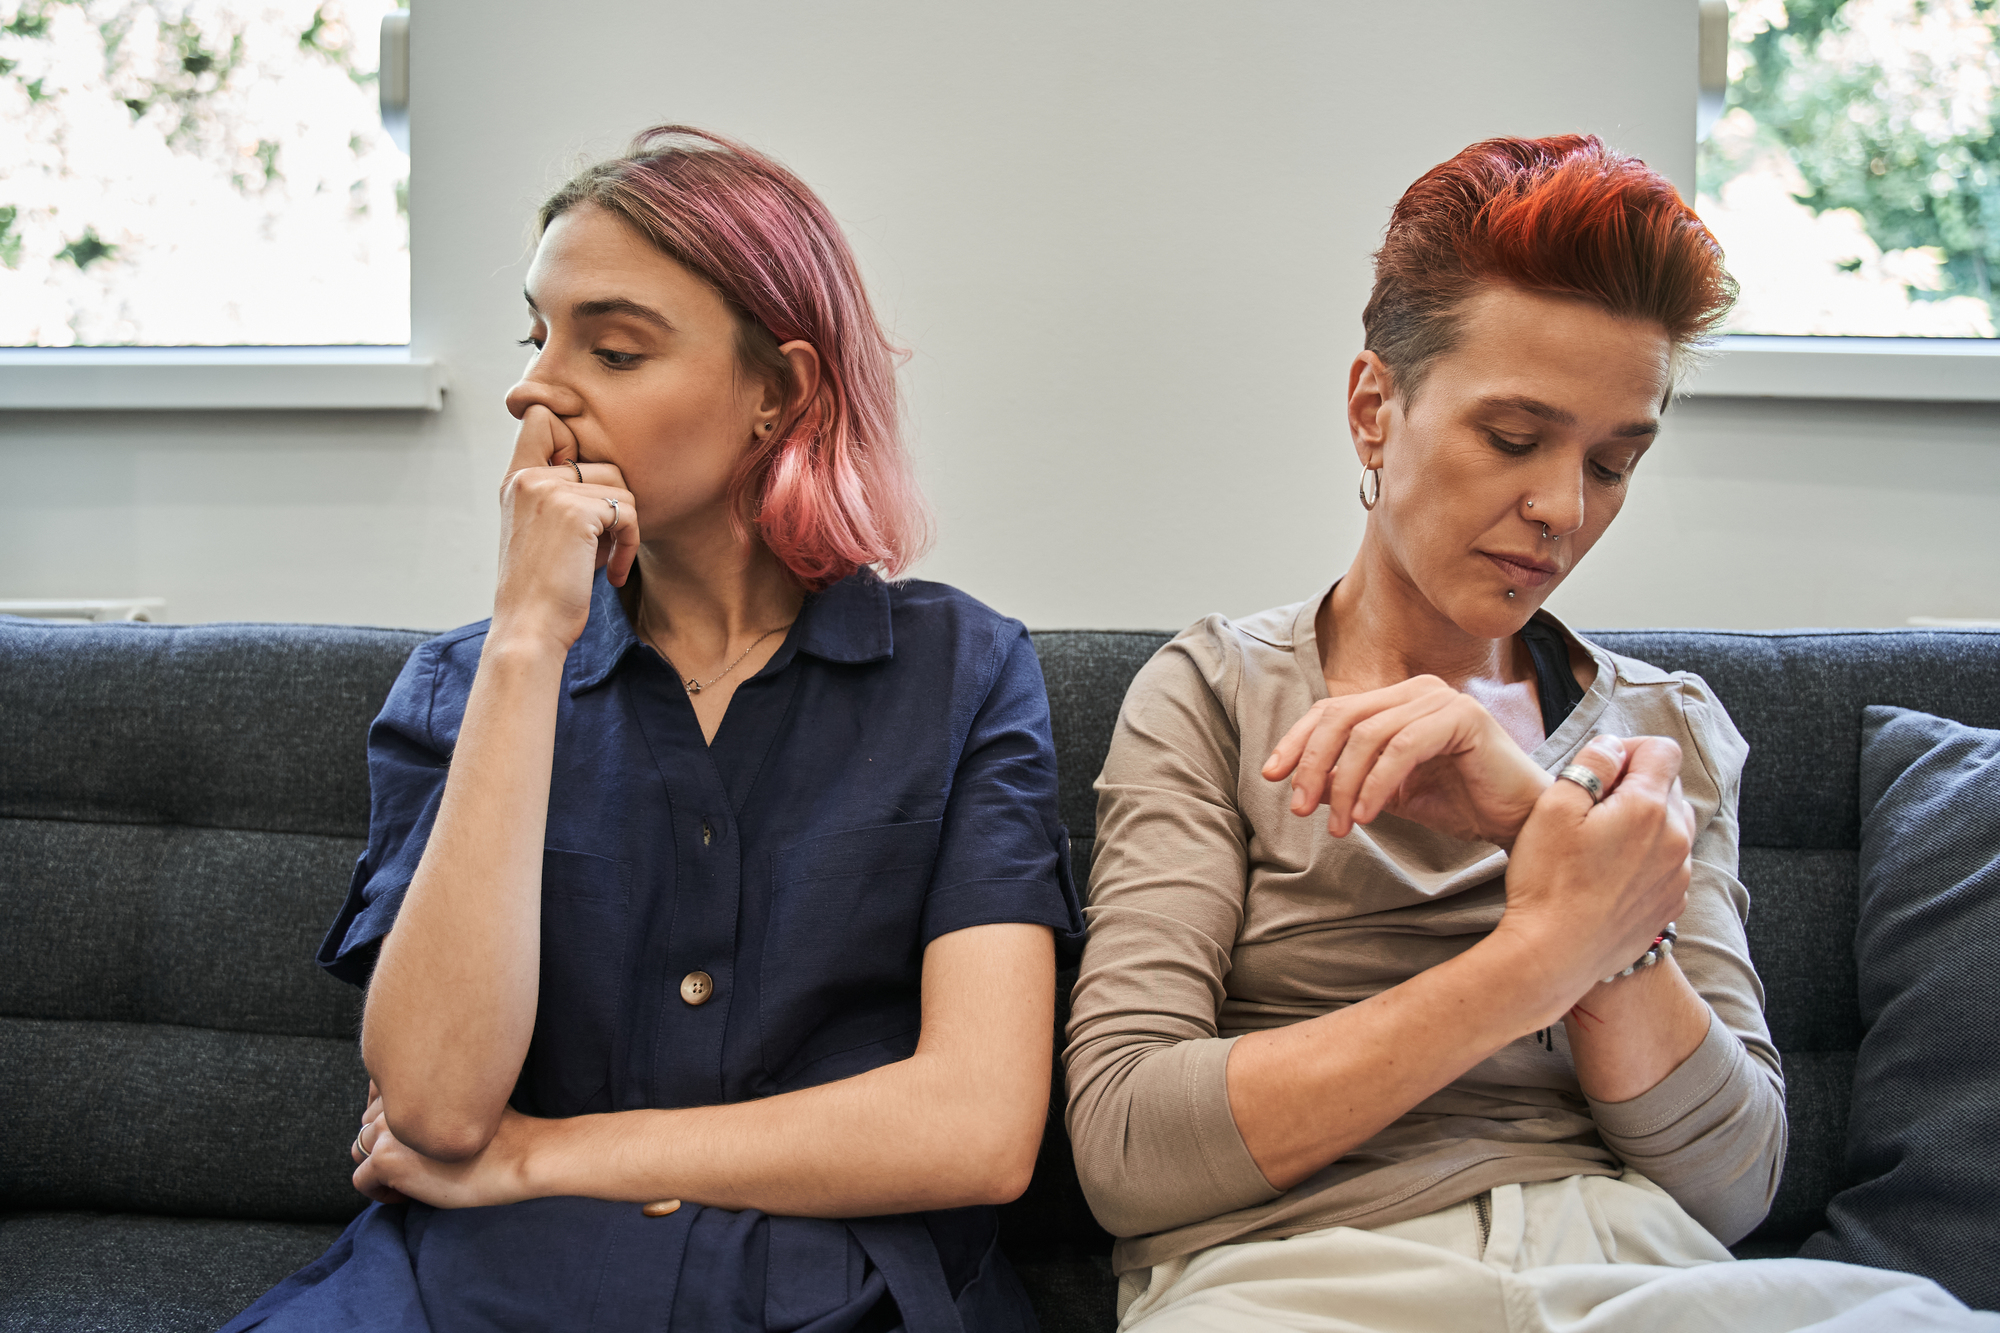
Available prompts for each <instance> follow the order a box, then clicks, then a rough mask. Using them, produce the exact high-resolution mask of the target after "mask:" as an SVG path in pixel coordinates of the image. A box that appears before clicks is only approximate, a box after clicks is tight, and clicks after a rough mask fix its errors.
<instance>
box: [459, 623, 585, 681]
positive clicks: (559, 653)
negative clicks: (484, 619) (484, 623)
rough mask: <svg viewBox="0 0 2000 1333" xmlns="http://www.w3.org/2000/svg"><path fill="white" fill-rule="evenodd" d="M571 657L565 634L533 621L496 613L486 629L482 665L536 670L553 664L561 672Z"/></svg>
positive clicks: (529, 670)
mask: <svg viewBox="0 0 2000 1333" xmlns="http://www.w3.org/2000/svg"><path fill="white" fill-rule="evenodd" d="M568 657H569V645H568V644H566V643H564V642H563V641H562V639H561V636H559V635H556V634H552V633H549V632H548V631H546V630H543V629H538V628H537V627H535V626H533V625H529V624H523V623H520V622H503V621H501V619H500V618H499V617H497V616H496V617H495V618H494V620H493V623H492V625H491V626H490V627H489V628H488V629H487V631H486V643H485V645H484V646H483V647H482V648H481V650H480V654H479V662H480V665H481V666H482V667H485V666H487V665H488V664H489V663H490V664H491V665H493V666H495V667H498V668H501V669H503V670H507V671H517V670H518V671H528V672H535V671H546V670H548V669H550V668H551V667H553V668H554V669H555V670H556V671H558V672H560V671H561V669H562V664H563V662H564V661H565V660H566V659H567V658H568Z"/></svg>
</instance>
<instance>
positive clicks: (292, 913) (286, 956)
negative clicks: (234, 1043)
mask: <svg viewBox="0 0 2000 1333" xmlns="http://www.w3.org/2000/svg"><path fill="white" fill-rule="evenodd" d="M361 848H362V842H361V840H360V839H358V838H333V837H326V836H323V835H319V834H305V833H262V832H239V831H237V830H234V829H214V828H188V827H186V826H183V825H174V824H106V823H87V822H78V821H74V820H63V819H7V818H0V866H5V867H6V873H5V875H4V876H0V910H4V912H5V913H6V922H7V926H6V929H5V930H0V1014H7V1015H11V1016H16V1017H21V1018H59V1019H104V1020H109V1021H112V1022H124V1023H170V1024H175V1025H178V1026H184V1027H202V1028H213V1029H218V1030H229V1031H237V1032H268V1033H274V1034H282V1035H287V1036H299V1037H345V1038H348V1039H350V1040H351V1039H352V1038H353V1037H354V1035H355V1033H356V1032H357V1031H358V1029H359V1025H360V1017H361V992H360V991H358V990H356V989H355V988H354V987H352V986H349V985H346V984H344V983H342V982H338V981H335V980H334V979H333V978H332V977H329V976H327V975H326V974H325V973H324V972H322V971H321V970H320V969H319V968H317V967H315V966H313V964H312V956H313V950H314V948H316V947H317V946H318V944H319V941H320V937H321V936H323V935H324V934H326V924H327V922H329V921H331V920H332V919H333V915H334V913H335V912H336V911H338V910H339V907H340V901H341V896H342V893H343V891H344V890H345V889H346V886H347V880H348V876H349V875H350V873H352V870H353V866H354V859H355V857H357V856H359V855H360V853H361ZM0 1021H4V1020H0Z"/></svg>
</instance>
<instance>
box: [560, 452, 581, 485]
mask: <svg viewBox="0 0 2000 1333" xmlns="http://www.w3.org/2000/svg"><path fill="white" fill-rule="evenodd" d="M564 461H565V462H567V463H568V464H569V465H570V466H571V467H573V468H575V469H576V484H577V485H579V486H581V485H583V464H581V463H579V462H577V461H576V460H575V459H574V458H570V459H565V460H564Z"/></svg>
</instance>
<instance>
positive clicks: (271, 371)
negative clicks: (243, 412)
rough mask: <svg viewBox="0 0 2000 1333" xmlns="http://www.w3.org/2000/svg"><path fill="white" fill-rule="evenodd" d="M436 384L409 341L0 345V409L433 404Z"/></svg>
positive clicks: (440, 388)
mask: <svg viewBox="0 0 2000 1333" xmlns="http://www.w3.org/2000/svg"><path fill="white" fill-rule="evenodd" d="M444 390H445V383H444V372H443V370H442V368H441V367H439V366H438V365H437V364H436V363H435V362H432V361H428V360H420V359H418V358H414V357H412V356H411V355H410V349H409V348H407V347H4V348H0V411H17V412H18V411H92V410H95V411H121V412H129V411H135V410H138V411H144V410H167V411H216V410H222V411H228V410H232V409H259V410H263V411H329V410H333V411H339V410H348V411H353V410H369V409H372V410H381V409H390V410H401V411H420V412H435V411H437V410H439V409H440V408H442V407H443V406H444Z"/></svg>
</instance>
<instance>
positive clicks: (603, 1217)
mask: <svg viewBox="0 0 2000 1333" xmlns="http://www.w3.org/2000/svg"><path fill="white" fill-rule="evenodd" d="M485 632H486V625H485V624H484V623H482V624H478V625H471V626H467V627H466V628H464V629H460V630H456V631H453V632H452V633H450V634H446V635H443V636H441V637H439V638H437V639H434V640H431V641H430V642H428V643H426V644H424V645H422V646H421V647H420V648H418V649H417V651H416V652H415V653H414V654H413V655H412V656H411V658H410V660H409V662H408V664H407V665H406V666H405V667H404V669H403V673H402V676H401V677H400V678H399V679H398V681H397V683H396V686H395V689H394V690H393V691H392V692H391V694H390V697H389V700H388V702H387V703H386V704H385V705H384V707H383V710H382V713H381V716H380V717H379V718H377V719H376V722H375V724H374V726H373V728H372V729H371V730H370V732H369V743H368V758H369V776H370V781H371V783H372V797H373V808H372V813H371V816H370V828H369V838H368V848H367V850H366V852H364V853H363V855H362V857H361V859H360V861H359V863H358V864H357V865H356V867H355V872H354V880H353V884H352V886H351V888H350V890H349V892H348V897H347V901H346V903H345V904H344V905H343V906H342V908H341V911H340V914H339V916H338V917H337V918H336V920H335V922H334V924H333V928H332V929H331V931H330V932H329V933H328V935H327V938H326V942H325V943H324V944H323V945H322V946H321V949H320V962H321V963H322V964H323V965H324V966H325V967H326V968H327V969H328V970H329V971H330V972H332V973H333V974H334V975H336V976H339V977H342V978H344V979H346V980H348V981H352V982H355V983H365V981H366V980H367V978H368V975H369V973H370V971H371V969H372V968H373V966H374V960H375V956H376V952H377V950H378V948H379V946H380V942H381V940H382V937H383V936H384V935H385V934H387V933H388V931H389V928H390V926H391V925H393V924H394V922H395V917H396V912H397V909H398V907H399V906H400V904H401V902H402V898H403V893H404V891H405V890H406V889H407V887H408V885H409V883H410V880H411V877H412V876H413V875H414V874H415V872H416V867H417V862H418V860H419V859H420V857H421V856H422V854H423V849H424V844H425V842H426V840H427V838H428V836H429V833H430V830H431V825H432V821H433V820H434V819H435V817H436V814H437V809H438V803H439V800H440V798H441V796H442V794H443V790H444V783H445V775H446V773H447V772H448V770H449V765H450V756H451V753H452V749H453V746H454V744H455V743H456V740H457V736H458V728H459V724H460V720H461V718H462V717H463V715H464V710H465V702H466V697H467V694H468V692H469V691H470V689H471V686H472V680H473V676H474V673H475V671H476V669H477V667H478V662H479V654H480V650H481V647H482V645H483V643H484V640H485ZM995 922H1030V923H1036V924H1041V925H1046V926H1049V927H1051V928H1052V929H1053V930H1055V931H1056V932H1057V934H1058V936H1060V937H1064V938H1065V939H1074V938H1076V937H1078V936H1080V933H1081V929H1082V923H1081V917H1080V915H1079V912H1078V907H1077V902H1076V894H1075V890H1074V887H1073V886H1072V885H1071V883H1070V879H1069V865H1068V848H1067V846H1066V838H1065V835H1064V832H1063V830H1062V828H1061V826H1060V824H1059V823H1058V821H1057V817H1056V771H1055V751H1054V745H1053V741H1052V738H1051V735H1050V729H1049V715H1048V701H1047V697H1046V694H1045V692H1044V689H1043V685H1042V678H1041V670H1040V667H1039V664H1038V663H1037V662H1036V660H1035V654H1034V648H1033V646H1032V644H1031V642H1030V640H1029V638H1028V635H1027V632H1026V631H1025V630H1024V629H1023V628H1022V626H1021V624H1020V623H1019V622H1018V621H1014V620H1009V619H1006V618H1004V617H1002V616H1000V615H998V614H997V613H995V612H994V611H992V610H990V609H989V608H987V607H985V606H983V605H981V604H980V603H978V602H976V601H974V600H972V599H971V598H969V597H967V596H965V595H964V594H963V593H960V592H958V591H956V590H954V589H952V588H948V587H945V586H943V585H940V584H933V583H919V582H909V583H901V584H889V583H885V582H883V581H882V580H880V579H879V578H877V577H876V576H875V575H874V574H872V573H870V572H868V571H866V570H864V571H862V572H860V573H857V574H855V575H853V576H852V577H850V578H847V579H845V580H842V581H841V582H840V583H837V584H835V585H834V586H832V587H831V588H828V589H827V590H826V591H825V592H823V593H819V594H817V595H814V596H810V597H808V598H807V599H806V602H805V605H804V607H803V609H802V610H801V612H800V614H799V617H798V620H797V622H796V623H795V624H794V625H793V626H792V628H791V630H790V632H789V633H788V635H787V636H786V639H785V642H784V644H783V646H781V647H780V648H779V650H778V652H777V653H776V654H775V655H774V656H773V657H772V658H771V660H770V661H769V662H768V663H767V664H766V665H765V666H764V668H763V669H762V670H760V671H759V672H757V673H756V675H754V676H753V677H751V678H750V679H748V680H746V681H744V682H743V683H742V684H741V685H739V686H738V687H737V690H736V694H735V696H734V697H733V698H732V699H731V701H730V704H729V709H728V712H727V714H726V716H725V717H724V718H723V721H722V724H721V726H720V728H719V729H718V730H717V731H716V734H715V738H714V740H713V742H712V743H704V741H703V739H702V735H701V729H700V725H699V723H698V722H697V720H696V718H695V713H694V709H693V707H692V704H691V702H690V701H689V698H688V695H687V692H686V690H685V688H684V686H683V685H682V683H681V680H680V678H679V677H678V676H677V675H676V674H675V672H674V669H673V667H672V666H671V665H670V664H669V663H667V662H666V661H665V660H663V659H662V658H661V657H660V656H659V654H658V653H657V652H656V651H655V650H654V649H653V648H652V647H651V646H650V645H648V644H645V643H643V642H641V641H640V640H639V638H638V637H637V636H636V635H635V634H634V633H633V631H632V628H631V625H630V624H629V622H628V621H627V619H626V617H625V614H624V612H623V610H622V608H621V607H620V605H619V602H618V598H617V595H616V593H615V591H614V590H613V589H612V588H611V587H610V586H609V585H608V583H606V582H605V580H604V578H603V576H602V574H600V575H599V576H598V580H597V585H596V588H595V591H594V594H593V601H592V606H591V614H590V620H589V623H588V625H587V626H586V627H585V630H584V632H583V634H582V636H581V637H580V638H579V639H578V641H577V643H576V644H575V646H574V647H573V648H572V649H571V651H570V654H569V658H568V661H567V662H566V663H565V666H564V672H563V684H562V693H561V696H560V700H559V704H558V716H557V729H556V744H555V761H554V769H553V775H552V780H551V783H550V790H549V818H548V830H547V837H546V846H545V848H544V851H543V854H542V970H541V990H540V998H539V1007H538V1009H537V1012H536V1018H535V1032H534V1037H533V1040H532V1042H531V1043H530V1046H529V1050H528V1057H527V1060H526V1063H525V1065H524V1066H523V1068H522V1071H521V1077H520V1082H519V1084H518V1086H517V1088H516V1090H515V1094H514V1098H513V1104H514V1106H515V1107H516V1108H517V1109H518V1110H520V1111H522V1112H525V1113H527V1114H529V1115H536V1116H572V1115H581V1114H585V1113H590V1112H600V1111H619V1110H630V1109H635V1108H640V1107H678V1106H705V1105H713V1104H716V1103H722V1102H735V1101H742V1100H745V1099H748V1098H753V1097H766V1096H770V1095H773V1094H775V1093H781V1092H789V1091H793V1090H795V1089H798V1088H805V1087H810V1086H813V1085H815V1084H819V1083H825V1082H828V1081H830V1080H833V1079H839V1078H846V1077H849V1076H851V1075H854V1074H858V1073H861V1072H863V1071H865V1070H868V1069H873V1068H876V1067H878V1066H880V1065H883V1064H887V1063H889V1062H891V1061H894V1060H899V1059H903V1058H905V1057H907V1056H909V1055H910V1054H911V1053H913V1052H914V1051H915V1049H916V1043H917V1034H918V1027H919V1022H920V1017H921V1015H920V1012H919V1006H918V998H919V993H920V986H921V974H922V962H923V950H924V947H925V946H926V945H927V944H929V943H930V942H931V941H932V940H934V939H936V938H937V937H938V936H940V935H944V934H947V933H949V932H951V931H955V930H963V929H965V928H967V927H969V926H979V925H987V924H991V923H995ZM696 973H705V974H706V975H707V978H708V979H709V980H708V981H707V982H706V983H705V985H691V986H689V987H684V982H687V981H688V979H689V978H690V977H691V976H692V975H693V974H696ZM704 991H705V992H706V995H705V998H704V997H703V993H704ZM687 994H693V995H695V996H697V997H698V998H701V1002H700V1003H691V1002H690V1001H689V999H688V998H686V995H687ZM371 1219H373V1220H372V1221H371ZM993 1237H994V1220H993V1211H992V1210H991V1209H989V1208H969V1209H959V1210H954V1211H952V1212H946V1213H931V1214H925V1215H921V1216H914V1215H913V1216H909V1217H902V1218H876V1219H866V1220H861V1221H856V1222H850V1223H841V1222H830V1221H824V1220H812V1219H798V1218H769V1217H766V1216H764V1215H763V1214H761V1213H756V1212H746V1213H732V1212H728V1211H725V1210H721V1209H709V1208H702V1207H698V1206H693V1205H690V1206H687V1207H684V1208H682V1209H681V1211H680V1212H678V1213H676V1214H673V1215H672V1216H670V1217H667V1218H657V1219H655V1218H643V1217H641V1216H640V1213H639V1208H638V1206H637V1205H633V1204H614V1203H605V1202H600V1201H594V1200H580V1199H557V1200H536V1201H532V1202H529V1203H524V1204H513V1205H508V1206H506V1207H504V1208H489V1209H467V1210H458V1211H456V1212H451V1211H441V1210H433V1209H429V1208H425V1207H423V1206H422V1205H416V1204H411V1205H395V1206H391V1207H387V1208H385V1207H383V1206H381V1205H376V1206H375V1207H372V1208H370V1209H369V1210H368V1211H367V1212H366V1213H364V1214H363V1215H362V1216H361V1218H359V1219H357V1221H356V1222H355V1224H354V1225H353V1226H352V1227H350V1228H349V1230H348V1234H347V1235H346V1236H343V1237H342V1241H341V1242H340V1243H338V1244H336V1246H335V1247H334V1249H333V1250H332V1251H329V1253H328V1255H327V1256H326V1257H325V1258H323V1259H321V1260H320V1261H318V1263H317V1264H315V1265H313V1266H312V1267H310V1268H308V1269H306V1270H302V1271H301V1272H300V1273H299V1274H297V1275H295V1276H294V1277H293V1278H292V1279H290V1280H288V1282H287V1283H286V1284H285V1285H283V1286H281V1287H279V1288H277V1289H274V1290H273V1291H272V1292H271V1293H269V1294H268V1295H267V1296H266V1297H265V1298H264V1299H263V1300H261V1301H259V1302H258V1304H257V1305H256V1306H253V1307H251V1309H250V1310H248V1311H245V1312H244V1315H243V1316H239V1322H238V1324H236V1325H233V1327H243V1328H249V1327H255V1326H257V1322H258V1318H268V1319H269V1321H270V1322H269V1325H268V1326H269V1327H274V1328H275V1327H300V1328H335V1327H354V1326H355V1325H354V1324H352V1323H348V1322H344V1320H343V1318H342V1317H338V1316H336V1314H335V1312H336V1311H337V1310H346V1311H350V1312H351V1311H364V1310H365V1311H368V1312H369V1314H370V1316H371V1318H373V1319H376V1320H383V1319H384V1318H385V1316H387V1315H388V1314H389V1311H390V1309H391V1308H398V1309H408V1310H411V1311H414V1312H415V1313H414V1314H413V1315H412V1319H413V1320H414V1322H411V1323H409V1324H408V1325H407V1326H408V1327H411V1328H446V1327H451V1326H454V1325H456V1324H458V1323H461V1322H465V1321H463V1320H461V1319H459V1318H456V1317H454V1316H452V1315H450V1314H449V1310H450V1309H451V1307H452V1304H453V1302H460V1303H463V1302H465V1301H473V1302H474V1303H475V1304H478V1305H479V1306H480V1310H481V1312H480V1313H478V1314H474V1313H473V1311H472V1310H471V1308H470V1307H467V1308H466V1310H465V1313H466V1315H467V1316H469V1317H470V1318H471V1320H472V1321H473V1322H485V1321H491V1320H498V1321H499V1322H502V1323H520V1324H528V1325H531V1324H534V1323H536V1322H538V1321H540V1322H542V1323H543V1324H549V1323H550V1322H551V1321H554V1322H561V1323H565V1324H568V1323H571V1322H573V1321H574V1320H575V1318H576V1316H577V1314H578V1311H579V1309H580V1308H587V1309H589V1310H591V1311H593V1312H594V1313H593V1318H594V1320H595V1322H596V1323H598V1324H599V1325H601V1326H604V1327H632V1326H636V1325H635V1324H634V1322H633V1321H634V1320H637V1321H642V1322H644V1323H645V1324H646V1325H647V1326H652V1327H658V1326H661V1323H662V1312H663V1311H672V1319H671V1321H670V1324H671V1327H674V1328H686V1329H696V1328H700V1329H720V1328H745V1329H750V1328H755V1329H766V1328H771V1329H779V1328H782V1329H794V1328H811V1329H814V1330H822V1329H824V1330H827V1331H828V1333H831V1330H834V1329H844V1328H852V1327H856V1326H879V1324H878V1323H876V1322H874V1321H879V1320H880V1319H881V1318H882V1316H883V1313H884V1312H885V1311H886V1310H887V1309H888V1307H887V1306H884V1305H882V1304H881V1296H882V1294H883V1292H884V1291H885V1290H886V1291H888V1292H889V1293H890V1295H891V1296H892V1298H893V1299H894V1301H895V1303H896V1304H897V1305H898V1306H900V1307H901V1310H902V1319H903V1321H904V1323H905V1324H906V1325H907V1326H908V1327H911V1328H913V1329H914V1328H925V1327H941V1328H942V1327H957V1326H958V1325H959V1322H960V1321H962V1322H963V1325H964V1327H967V1328H973V1329H986V1328H992V1329H1001V1328H1016V1327H1021V1328H1032V1327H1033V1321H1032V1316H1031V1315H1030V1314H1028V1313H1027V1307H1026V1303H1025V1299H1024V1298H1023V1297H1022V1295H1021V1293H1020V1288H1019V1285H1018V1283H1017V1282H1015V1281H1014V1279H1013V1276H1012V1274H1011V1273H1009V1272H1008V1271H1007V1270H1006V1266H1005V1260H1004V1258H1002V1257H1001V1256H1000V1255H999V1253H998V1249H997V1245H996V1244H995V1243H994V1239H993ZM427 1273H428V1274H430V1275H431V1279H430V1280H427V1278H426V1274H427ZM447 1275H448V1280H449V1284H450V1285H449V1289H445V1288H439V1287H435V1286H434V1285H433V1280H434V1281H436V1282H443V1281H446V1280H447ZM329 1287H331V1288H333V1290H327V1288H329ZM288 1289H289V1291H288ZM473 1292H477V1293H478V1295H477V1296H476V1298H475V1297H474V1296H472V1295H470V1294H469V1293H473ZM314 1293H318V1297H317V1298H315V1297H314ZM493 1302H498V1304H493ZM579 1302H581V1306H579ZM489 1306H490V1308H488V1307H489ZM266 1307H268V1308H266ZM316 1311H317V1312H318V1313H315V1312H316ZM322 1315H324V1316H325V1317H321V1316H322ZM252 1316H256V1317H257V1318H253V1317H252ZM364 1322H365V1321H364ZM370 1326H383V1327H390V1326H401V1325H398V1324H396V1322H395V1321H394V1320H393V1319H391V1320H387V1321H386V1322H382V1323H379V1324H371V1325H370Z"/></svg>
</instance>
